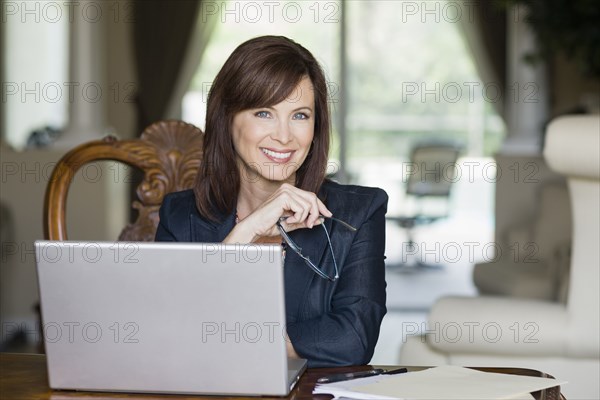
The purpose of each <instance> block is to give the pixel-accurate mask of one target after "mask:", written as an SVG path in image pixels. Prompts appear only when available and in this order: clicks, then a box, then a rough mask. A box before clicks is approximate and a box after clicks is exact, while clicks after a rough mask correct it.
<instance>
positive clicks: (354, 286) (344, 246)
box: [156, 181, 388, 367]
mask: <svg viewBox="0 0 600 400" xmlns="http://www.w3.org/2000/svg"><path fill="white" fill-rule="evenodd" d="M319 197H320V198H321V199H324V203H325V205H326V206H327V208H328V209H329V210H330V211H331V212H332V213H333V216H334V217H336V218H339V219H341V220H343V221H346V222H348V223H349V224H350V225H352V226H354V227H356V228H358V231H356V232H352V231H351V230H349V229H347V228H345V227H344V226H343V225H341V224H339V223H336V222H335V221H332V220H330V219H326V220H325V224H326V227H327V228H328V229H329V232H330V235H331V242H332V246H333V250H334V252H335V257H336V261H337V263H338V267H339V273H340V278H339V279H338V280H337V281H336V282H330V281H328V280H326V279H323V278H321V277H319V276H318V275H317V274H315V273H314V272H313V271H312V270H311V269H310V268H309V267H308V266H307V265H306V264H305V263H304V261H303V260H302V259H301V258H300V257H298V256H297V255H296V253H295V252H293V251H291V250H290V249H288V251H287V252H286V257H285V272H284V275H285V297H286V314H287V316H286V318H287V332H288V335H289V337H290V339H291V341H292V344H293V346H294V349H295V350H296V352H297V353H298V354H299V355H300V356H301V357H303V358H306V359H308V362H309V367H326V366H339V365H360V364H366V363H368V362H369V361H370V360H371V357H372V356H373V350H374V348H375V344H376V343H377V338H378V336H379V327H380V325H381V321H382V319H383V316H384V315H385V313H386V307H385V297H386V296H385V287H386V283H385V268H384V258H385V257H384V250H385V212H386V209H387V200H388V197H387V194H386V193H385V192H384V191H383V190H381V189H378V188H367V187H361V186H351V185H340V184H337V183H334V182H331V181H326V182H325V183H324V184H323V185H322V187H321V190H320V192H319ZM220 217H221V218H220V222H218V223H217V222H213V221H210V220H208V219H205V218H203V217H202V216H201V215H200V214H199V212H198V209H197V208H196V204H195V197H194V194H193V192H192V191H191V190H187V191H183V192H177V193H171V194H169V195H167V196H166V197H165V199H164V202H163V205H162V207H161V208H160V223H159V225H158V230H157V232H156V241H178V242H207V243H216V242H222V241H223V239H225V237H226V236H227V235H228V234H229V232H230V231H231V230H232V229H233V226H234V224H235V212H232V213H231V214H229V215H221V216H220ZM290 236H291V237H292V239H293V240H294V241H296V243H298V245H299V246H300V247H301V248H302V250H303V253H304V254H305V255H307V256H309V257H310V259H311V260H312V261H313V262H315V264H317V265H318V266H319V267H321V268H323V269H324V270H325V272H326V273H327V274H328V275H329V276H333V274H334V272H333V264H332V262H331V254H330V253H329V250H328V246H327V240H326V237H325V233H324V231H323V229H321V228H320V227H319V226H315V227H314V228H313V229H298V230H295V231H293V232H290ZM317 262H318V263H317Z"/></svg>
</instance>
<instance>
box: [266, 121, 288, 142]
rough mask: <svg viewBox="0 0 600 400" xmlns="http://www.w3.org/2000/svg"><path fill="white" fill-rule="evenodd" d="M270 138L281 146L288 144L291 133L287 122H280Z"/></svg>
mask: <svg viewBox="0 0 600 400" xmlns="http://www.w3.org/2000/svg"><path fill="white" fill-rule="evenodd" d="M271 137H272V138H273V139H274V140H277V141H278V142H279V143H281V144H287V143H289V142H290V141H291V140H292V132H291V129H290V126H289V125H288V123H287V121H280V122H279V123H278V124H277V126H275V128H274V130H273V133H271Z"/></svg>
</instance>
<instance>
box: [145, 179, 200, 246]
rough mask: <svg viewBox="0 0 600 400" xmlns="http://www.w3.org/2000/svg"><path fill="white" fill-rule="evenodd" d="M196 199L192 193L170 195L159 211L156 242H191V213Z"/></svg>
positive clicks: (184, 192)
mask: <svg viewBox="0 0 600 400" xmlns="http://www.w3.org/2000/svg"><path fill="white" fill-rule="evenodd" d="M193 201H194V197H193V193H192V192H191V191H189V190H188V191H183V192H175V193H169V194H167V195H166V196H165V198H164V199H163V203H162V205H161V206H160V209H159V211H158V216H159V221H158V227H157V228H156V235H155V236H154V241H155V242H189V241H191V240H190V239H191V237H190V236H191V235H190V222H189V213H190V208H191V207H192V205H193Z"/></svg>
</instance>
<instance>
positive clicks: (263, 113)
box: [254, 111, 269, 118]
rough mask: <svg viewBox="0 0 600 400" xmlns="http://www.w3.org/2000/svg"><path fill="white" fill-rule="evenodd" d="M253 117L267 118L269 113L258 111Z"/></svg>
mask: <svg viewBox="0 0 600 400" xmlns="http://www.w3.org/2000/svg"><path fill="white" fill-rule="evenodd" d="M254 115H255V116H257V117H258V118H269V112H268V111H258V112H257V113H255V114H254Z"/></svg>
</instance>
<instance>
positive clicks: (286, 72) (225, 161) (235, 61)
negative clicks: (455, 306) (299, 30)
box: [194, 36, 330, 221]
mask: <svg viewBox="0 0 600 400" xmlns="http://www.w3.org/2000/svg"><path fill="white" fill-rule="evenodd" d="M304 77H309V78H310V80H311V83H312V85H313V88H314V96H315V112H314V115H315V119H314V121H315V127H314V139H313V143H312V145H311V148H310V150H309V153H308V156H307V157H306V159H305V160H304V163H303V164H302V165H301V166H300V168H299V169H298V171H297V172H296V186H297V187H299V188H300V189H303V190H307V191H310V192H313V193H317V192H318V190H319V188H320V187H321V184H322V183H323V180H324V178H325V172H326V168H327V155H328V153H329V132H330V119H329V108H328V103H327V83H326V81H325V75H324V74H323V70H322V69H321V67H320V65H319V63H318V62H317V60H316V59H315V58H314V56H313V55H312V54H311V53H310V52H309V51H308V50H306V49H305V48H304V47H302V46H301V45H299V44H298V43H296V42H294V41H292V40H290V39H288V38H286V37H283V36H261V37H257V38H254V39H250V40H248V41H247V42H244V43H242V44H241V45H240V46H238V47H237V48H236V49H235V50H234V51H233V53H232V54H231V55H230V56H229V58H228V59H227V61H226V62H225V64H224V65H223V67H222V68H221V70H220V71H219V73H218V74H217V77H216V78H215V80H214V82H213V85H212V87H211V89H210V93H209V95H208V103H207V110H206V127H205V131H206V132H205V134H204V147H203V157H202V162H201V164H200V169H199V171H198V175H197V178H196V183H195V186H194V194H195V196H196V206H197V207H198V210H199V211H200V214H202V215H203V216H205V217H207V218H209V219H211V220H214V221H216V220H217V213H221V214H229V213H231V212H232V211H233V210H234V209H235V207H236V202H237V196H238V193H239V189H240V172H239V170H238V166H237V163H236V152H235V149H234V147H233V140H232V135H231V126H232V123H233V117H234V116H235V114H237V113H239V112H241V111H244V110H247V109H250V108H259V107H270V106H273V105H275V104H278V103H280V102H282V101H283V100H285V99H286V98H287V97H288V96H290V94H291V92H292V91H293V90H294V89H295V88H296V87H297V86H298V84H299V83H300V81H301V80H302V79H303V78H304Z"/></svg>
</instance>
